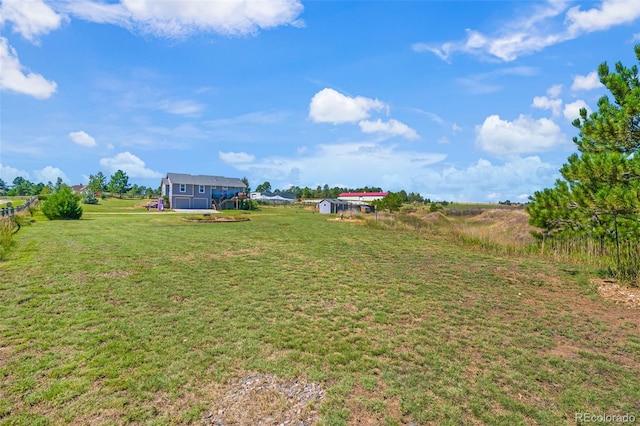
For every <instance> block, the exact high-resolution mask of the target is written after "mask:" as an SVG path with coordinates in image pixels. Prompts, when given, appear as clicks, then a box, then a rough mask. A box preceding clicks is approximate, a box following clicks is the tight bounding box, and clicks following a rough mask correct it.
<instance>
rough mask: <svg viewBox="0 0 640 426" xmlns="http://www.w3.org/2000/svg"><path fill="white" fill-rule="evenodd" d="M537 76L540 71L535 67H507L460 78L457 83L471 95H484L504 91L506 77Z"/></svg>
mask: <svg viewBox="0 0 640 426" xmlns="http://www.w3.org/2000/svg"><path fill="white" fill-rule="evenodd" d="M537 74H538V69H537V68H534V67H507V68H502V69H498V70H495V71H492V72H487V73H481V74H472V75H470V76H468V77H460V78H458V79H457V82H458V84H460V85H461V86H463V87H465V88H466V89H467V90H468V91H469V92H470V93H475V94H483V93H493V92H498V91H500V90H502V89H503V86H502V85H501V80H502V79H503V77H504V76H505V75H513V76H518V77H531V76H534V75H537Z"/></svg>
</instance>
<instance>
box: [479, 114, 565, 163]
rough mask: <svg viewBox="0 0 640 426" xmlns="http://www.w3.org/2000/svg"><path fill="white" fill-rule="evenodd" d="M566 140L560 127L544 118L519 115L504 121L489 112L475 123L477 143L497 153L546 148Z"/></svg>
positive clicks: (492, 152)
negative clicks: (476, 124) (483, 119)
mask: <svg viewBox="0 0 640 426" xmlns="http://www.w3.org/2000/svg"><path fill="white" fill-rule="evenodd" d="M566 142H567V140H566V137H565V136H564V135H563V134H562V131H561V130H560V127H559V126H558V125H557V124H555V123H554V122H553V121H551V120H549V119H547V118H541V119H539V120H534V119H533V118H531V117H527V116H524V115H520V116H519V117H518V118H517V119H516V120H514V121H506V120H502V119H500V116H498V115H491V116H489V117H487V118H486V119H485V121H484V123H482V125H480V126H476V144H477V145H478V147H479V148H481V149H482V150H483V151H486V152H488V153H491V154H494V155H498V156H511V155H518V154H524V153H532V152H544V151H549V150H552V149H554V148H556V147H558V146H559V145H562V144H564V143H566Z"/></svg>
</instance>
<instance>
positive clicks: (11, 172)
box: [0, 163, 30, 185]
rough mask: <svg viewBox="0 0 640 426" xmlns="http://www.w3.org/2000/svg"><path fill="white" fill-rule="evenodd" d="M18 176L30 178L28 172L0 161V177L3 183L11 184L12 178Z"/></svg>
mask: <svg viewBox="0 0 640 426" xmlns="http://www.w3.org/2000/svg"><path fill="white" fill-rule="evenodd" d="M18 176H20V177H23V178H25V179H27V180H29V179H30V177H29V173H27V172H26V171H24V170H20V169H16V168H15V167H11V166H4V165H3V164H2V163H0V179H2V180H3V181H4V183H6V184H7V185H11V184H12V183H13V180H14V179H15V178H17V177H18Z"/></svg>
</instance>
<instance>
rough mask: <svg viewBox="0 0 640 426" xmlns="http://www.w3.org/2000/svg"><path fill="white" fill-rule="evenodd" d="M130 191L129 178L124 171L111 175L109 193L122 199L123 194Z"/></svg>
mask: <svg viewBox="0 0 640 426" xmlns="http://www.w3.org/2000/svg"><path fill="white" fill-rule="evenodd" d="M128 190H129V176H127V174H126V173H125V172H123V171H122V170H118V171H116V172H115V173H114V174H113V175H111V180H110V181H109V191H111V192H113V193H116V194H118V195H119V196H120V198H122V194H124V193H126V192H127V191H128Z"/></svg>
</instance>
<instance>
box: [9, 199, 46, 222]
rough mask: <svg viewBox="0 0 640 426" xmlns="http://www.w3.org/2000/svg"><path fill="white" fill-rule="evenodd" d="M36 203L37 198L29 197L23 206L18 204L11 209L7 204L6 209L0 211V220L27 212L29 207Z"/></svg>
mask: <svg viewBox="0 0 640 426" xmlns="http://www.w3.org/2000/svg"><path fill="white" fill-rule="evenodd" d="M37 201H38V197H31V198H28V199H27V202H26V203H24V204H20V205H19V206H16V207H13V206H12V205H11V203H7V204H8V207H3V208H1V209H0V219H4V218H6V217H11V216H13V215H15V214H16V213H20V212H22V211H25V210H27V209H28V208H29V207H31V205H32V204H34V203H36V202H37Z"/></svg>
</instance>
